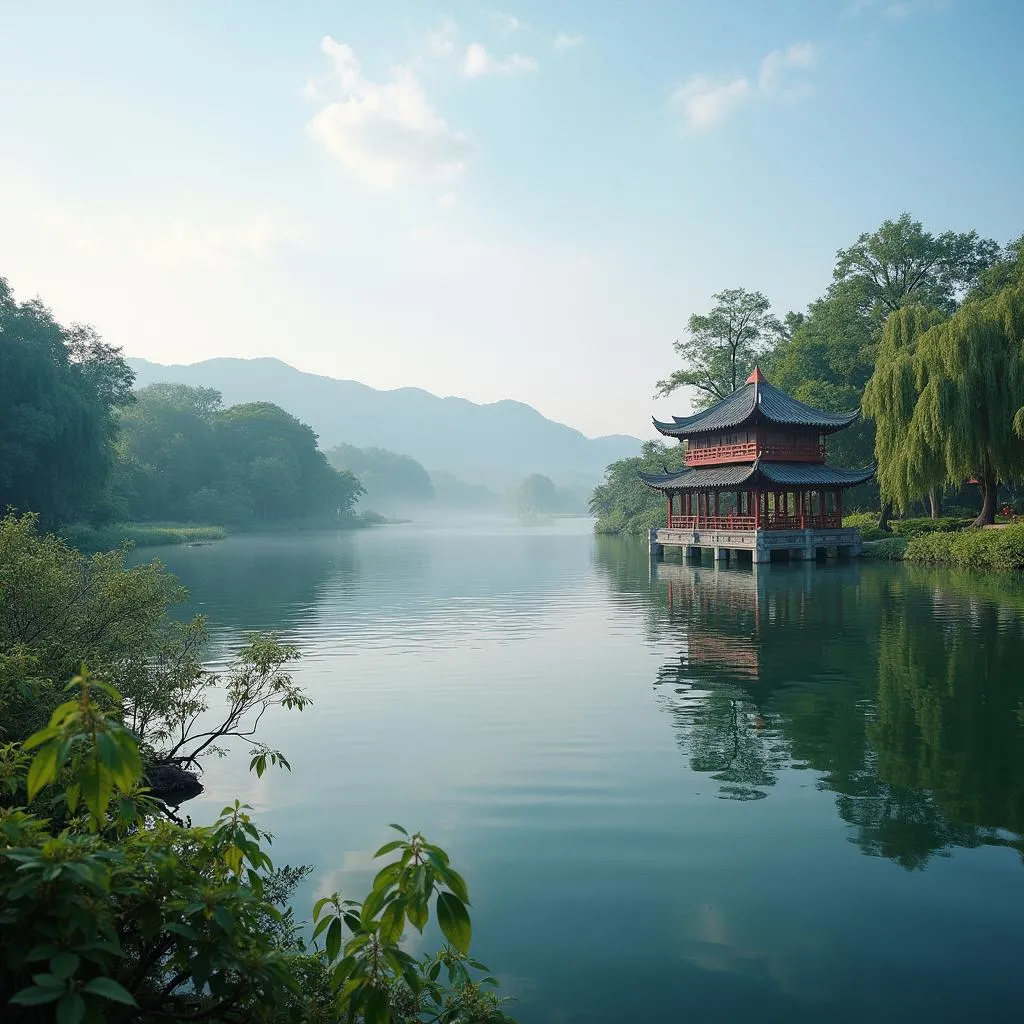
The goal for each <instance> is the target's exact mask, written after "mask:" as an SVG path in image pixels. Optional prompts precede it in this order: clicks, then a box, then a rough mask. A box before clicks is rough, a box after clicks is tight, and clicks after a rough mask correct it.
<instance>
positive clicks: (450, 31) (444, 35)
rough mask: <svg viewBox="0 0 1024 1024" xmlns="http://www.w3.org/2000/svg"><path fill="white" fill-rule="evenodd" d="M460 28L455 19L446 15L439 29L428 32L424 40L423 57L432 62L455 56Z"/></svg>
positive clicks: (439, 24)
mask: <svg viewBox="0 0 1024 1024" xmlns="http://www.w3.org/2000/svg"><path fill="white" fill-rule="evenodd" d="M458 38H459V28H458V26H457V25H456V24H455V20H454V19H453V18H450V17H448V16H447V15H444V16H443V17H442V18H441V20H440V22H439V23H438V26H437V28H435V29H433V30H432V31H430V32H428V33H427V35H426V38H425V39H424V40H423V55H424V56H425V57H428V58H430V59H431V60H445V59H446V58H448V57H452V56H454V55H455V48H456V45H457V43H458Z"/></svg>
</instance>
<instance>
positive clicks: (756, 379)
mask: <svg viewBox="0 0 1024 1024" xmlns="http://www.w3.org/2000/svg"><path fill="white" fill-rule="evenodd" d="M747 383H748V384H763V383H764V374H763V373H762V372H761V367H760V366H755V367H754V369H753V370H751V371H750V376H749V377H748V378H747Z"/></svg>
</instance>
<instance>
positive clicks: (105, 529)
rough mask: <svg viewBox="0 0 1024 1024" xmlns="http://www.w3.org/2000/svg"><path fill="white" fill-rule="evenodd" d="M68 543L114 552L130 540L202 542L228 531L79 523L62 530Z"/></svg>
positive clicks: (142, 545)
mask: <svg viewBox="0 0 1024 1024" xmlns="http://www.w3.org/2000/svg"><path fill="white" fill-rule="evenodd" d="M60 535H61V537H62V538H63V539H64V541H65V543H67V544H69V545H70V546H71V547H74V548H78V550H79V551H86V552H91V551H111V550H113V549H114V548H119V547H121V546H122V545H123V544H124V543H125V542H126V541H127V542H129V543H131V544H133V545H134V546H135V547H137V548H151V547H156V546H158V545H162V544H198V543H203V542H209V541H214V540H223V539H224V538H225V537H226V536H227V531H226V530H225V529H224V527H222V526H184V525H182V524H181V523H110V524H108V525H106V526H89V525H88V524H87V523H76V524H74V525H71V526H65V527H64V528H63V529H62V530H61V531H60Z"/></svg>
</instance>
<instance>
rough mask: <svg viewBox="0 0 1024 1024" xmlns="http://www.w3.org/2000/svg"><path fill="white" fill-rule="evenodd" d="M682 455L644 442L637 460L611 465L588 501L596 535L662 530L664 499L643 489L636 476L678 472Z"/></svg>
mask: <svg viewBox="0 0 1024 1024" xmlns="http://www.w3.org/2000/svg"><path fill="white" fill-rule="evenodd" d="M683 455H684V449H683V446H682V445H673V446H672V447H671V448H668V447H666V446H665V444H663V443H662V442H661V441H646V442H644V445H643V447H642V448H641V450H640V455H639V456H636V457H634V458H631V459H619V460H618V461H617V462H613V463H612V464H611V465H610V466H609V467H608V468H607V469H606V470H605V475H604V480H603V481H602V482H601V483H599V484H598V485H597V487H595V488H594V493H593V494H592V495H591V497H590V511H591V513H592V514H593V515H595V516H597V524H596V525H595V527H594V529H595V530H596V531H597V532H598V533H626V534H646V533H647V531H648V530H650V529H651V527H653V526H665V525H666V520H667V515H668V509H667V506H666V502H665V498H664V496H663V495H661V494H659V493H658V492H657V491H652V490H651V488H650V487H646V486H645V485H644V484H643V483H642V482H641V481H640V477H639V476H638V474H639V473H640V472H644V473H663V472H665V471H666V470H671V471H673V472H679V471H681V470H682V468H683Z"/></svg>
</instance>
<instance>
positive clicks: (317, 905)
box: [313, 896, 332, 921]
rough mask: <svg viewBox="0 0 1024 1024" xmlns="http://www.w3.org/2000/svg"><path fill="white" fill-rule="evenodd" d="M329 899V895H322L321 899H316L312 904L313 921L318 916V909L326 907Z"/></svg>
mask: <svg viewBox="0 0 1024 1024" xmlns="http://www.w3.org/2000/svg"><path fill="white" fill-rule="evenodd" d="M331 899H332V897H330V896H324V897H322V898H321V899H318V900H317V901H316V903H315V904H314V905H313V920H314V921H315V920H316V919H317V918H318V917H319V916H320V911H321V910H323V909H324V907H326V906H327V904H328V903H330V902H331Z"/></svg>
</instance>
